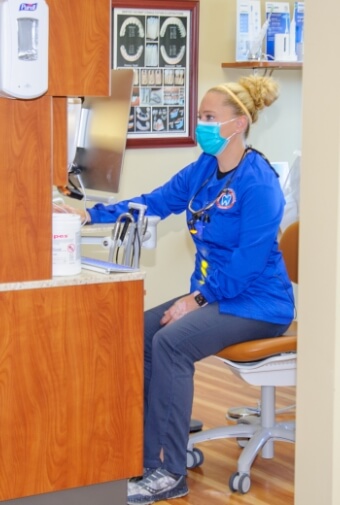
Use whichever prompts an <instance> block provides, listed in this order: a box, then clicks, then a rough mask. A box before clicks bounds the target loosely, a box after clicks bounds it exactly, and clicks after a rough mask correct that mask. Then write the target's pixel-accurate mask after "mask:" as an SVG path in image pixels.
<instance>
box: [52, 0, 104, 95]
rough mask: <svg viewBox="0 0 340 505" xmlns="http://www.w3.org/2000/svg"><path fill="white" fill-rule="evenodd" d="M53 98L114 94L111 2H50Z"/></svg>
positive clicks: (65, 0) (66, 0) (78, 0)
mask: <svg viewBox="0 0 340 505" xmlns="http://www.w3.org/2000/svg"><path fill="white" fill-rule="evenodd" d="M46 2H47V3H48V6H49V15H50V29H49V85H48V94H49V95H52V96H107V95H109V94H110V69H111V12H112V3H111V0H71V1H70V0H46Z"/></svg>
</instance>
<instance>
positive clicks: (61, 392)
mask: <svg viewBox="0 0 340 505" xmlns="http://www.w3.org/2000/svg"><path fill="white" fill-rule="evenodd" d="M0 313H1V340H0V356H1V361H0V376H1V387H0V405H1V416H0V476H1V478H0V501H3V500H10V499H12V498H20V497H25V496H31V495H37V494H40V493H48V492H54V491H59V490H63V489H70V488H75V487H82V486H86V485H91V484H99V483H104V482H109V481H113V480H120V479H126V478H127V477H130V476H132V475H139V474H140V473H141V472H142V465H143V462H142V450H143V437H142V430H143V393H142V389H143V339H142V325H143V281H139V280H137V281H127V282H113V283H103V284H91V285H79V286H66V287H57V288H46V289H32V290H22V291H11V292H0Z"/></svg>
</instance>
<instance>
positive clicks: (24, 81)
mask: <svg viewBox="0 0 340 505" xmlns="http://www.w3.org/2000/svg"><path fill="white" fill-rule="evenodd" d="M47 88H48V6H47V4H46V2H45V0H37V1H35V2H33V3H25V2H23V1H22V0H21V1H20V0H0V96H5V97H10V98H22V99H31V98H37V97H39V96H41V95H43V94H44V93H46V91H47Z"/></svg>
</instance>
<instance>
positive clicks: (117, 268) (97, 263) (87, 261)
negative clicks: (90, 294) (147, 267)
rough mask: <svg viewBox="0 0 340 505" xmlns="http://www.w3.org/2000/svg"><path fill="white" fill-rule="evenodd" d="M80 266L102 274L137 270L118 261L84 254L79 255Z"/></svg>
mask: <svg viewBox="0 0 340 505" xmlns="http://www.w3.org/2000/svg"><path fill="white" fill-rule="evenodd" d="M81 267H82V268H85V269H86V270H93V271H94V272H99V273H102V274H113V273H119V272H138V270H139V269H138V268H133V267H129V266H127V265H119V263H111V262H110V261H104V260H98V259H95V258H87V257H86V256H82V257H81Z"/></svg>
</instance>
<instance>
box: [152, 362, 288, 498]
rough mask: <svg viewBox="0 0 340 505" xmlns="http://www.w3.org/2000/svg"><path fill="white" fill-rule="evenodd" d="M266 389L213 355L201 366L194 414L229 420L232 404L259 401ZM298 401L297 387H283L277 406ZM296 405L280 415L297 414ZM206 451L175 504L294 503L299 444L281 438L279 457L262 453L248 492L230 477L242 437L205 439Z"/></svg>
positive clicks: (208, 422) (210, 421)
mask: <svg viewBox="0 0 340 505" xmlns="http://www.w3.org/2000/svg"><path fill="white" fill-rule="evenodd" d="M259 394H260V390H259V388H257V387H253V386H249V385H248V384H246V383H245V382H243V381H242V380H241V379H239V378H238V377H236V376H235V375H234V374H233V373H232V372H230V370H229V369H228V368H227V367H226V366H225V365H224V364H223V363H222V362H221V361H220V360H218V359H216V358H214V357H210V358H207V359H205V360H203V361H201V362H200V363H198V364H197V365H196V374H195V400H194V407H193V418H195V419H199V420H201V421H202V422H203V423H204V428H212V427H215V426H222V425H223V424H225V423H229V422H230V421H228V420H227V419H226V413H227V411H228V409H229V408H230V407H235V406H240V405H247V406H252V407H257V406H258V401H259ZM294 403H295V388H293V387H291V388H290V387H289V388H288V387H286V388H277V393H276V407H277V409H286V407H289V406H291V405H294ZM294 414H295V412H294V409H292V410H288V411H285V412H283V413H280V414H279V415H278V416H277V419H279V420H292V419H294ZM197 447H199V448H200V449H201V450H202V451H203V452H204V458H205V459H204V463H203V464H202V466H201V467H199V468H196V469H194V470H189V472H188V485H189V489H190V492H189V495H188V496H186V497H184V498H178V499H175V500H171V501H169V502H159V503H164V504H165V503H169V504H170V503H171V505H208V504H213V505H222V504H223V505H226V504H230V505H265V504H268V505H292V504H293V503H294V451H295V445H294V444H291V443H287V442H275V456H274V458H273V459H270V460H268V459H263V458H262V457H261V456H258V457H257V458H256V460H255V462H254V464H253V466H252V470H251V482H252V485H251V488H250V490H249V492H248V493H247V494H244V495H242V494H239V493H232V492H231V491H230V489H229V484H228V481H229V477H230V475H231V474H232V473H233V472H235V471H236V469H237V459H238V456H239V454H240V451H241V449H240V447H239V446H238V444H237V442H236V440H234V439H226V440H213V441H209V442H203V443H201V444H199V446H197Z"/></svg>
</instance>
